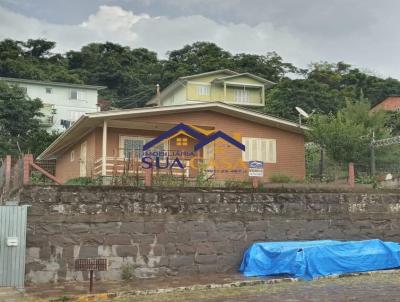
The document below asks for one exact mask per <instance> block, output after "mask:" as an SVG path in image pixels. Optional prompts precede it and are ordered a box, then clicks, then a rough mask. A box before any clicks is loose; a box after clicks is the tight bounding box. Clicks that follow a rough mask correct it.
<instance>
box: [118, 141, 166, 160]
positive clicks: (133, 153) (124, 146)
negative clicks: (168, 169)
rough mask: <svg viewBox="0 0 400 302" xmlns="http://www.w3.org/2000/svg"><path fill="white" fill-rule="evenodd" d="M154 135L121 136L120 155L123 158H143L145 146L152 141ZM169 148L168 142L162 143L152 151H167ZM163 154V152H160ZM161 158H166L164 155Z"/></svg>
mask: <svg viewBox="0 0 400 302" xmlns="http://www.w3.org/2000/svg"><path fill="white" fill-rule="evenodd" d="M152 139H153V137H134V136H120V139H119V149H120V152H119V156H120V157H122V158H133V157H136V158H141V157H142V153H143V146H144V145H145V144H146V143H147V142H149V141H151V140H152ZM167 148H168V145H167V143H160V144H158V145H156V146H154V147H153V148H151V150H150V151H158V152H161V151H166V150H167ZM160 155H161V154H160ZM160 158H164V156H163V155H161V156H160Z"/></svg>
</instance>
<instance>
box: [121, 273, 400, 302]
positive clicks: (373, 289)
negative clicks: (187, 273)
mask: <svg viewBox="0 0 400 302" xmlns="http://www.w3.org/2000/svg"><path fill="white" fill-rule="evenodd" d="M399 290H400V273H397V274H393V273H390V274H389V273H379V274H374V275H370V276H357V277H345V278H337V279H323V280H317V281H312V282H290V283H279V284H272V285H260V286H252V287H241V288H234V289H214V290H206V291H193V292H185V293H170V294H163V295H152V296H141V297H127V298H119V299H115V300H113V301H118V302H128V301H130V302H131V301H142V302H155V301H165V302H179V301H182V302H183V301H195V302H206V301H207V302H237V301H246V302H260V301H271V302H275V301H276V302H278V301H279V302H294V301H335V302H339V301H363V302H367V301H371V302H372V301H373V302H375V301H385V302H386V301H400V295H399Z"/></svg>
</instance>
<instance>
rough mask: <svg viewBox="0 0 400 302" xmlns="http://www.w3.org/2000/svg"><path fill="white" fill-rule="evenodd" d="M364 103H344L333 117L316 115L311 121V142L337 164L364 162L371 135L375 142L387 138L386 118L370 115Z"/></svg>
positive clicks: (378, 114) (383, 115) (331, 115)
mask: <svg viewBox="0 0 400 302" xmlns="http://www.w3.org/2000/svg"><path fill="white" fill-rule="evenodd" d="M369 108H370V106H369V103H368V102H366V101H358V102H347V103H346V106H345V107H344V108H343V109H341V110H339V111H338V112H337V113H336V114H327V115H324V114H316V115H313V116H312V117H311V119H310V122H309V123H310V124H309V125H310V127H311V131H309V137H310V139H311V140H312V141H313V142H315V143H318V144H319V145H321V146H323V147H324V148H325V150H326V151H327V153H328V156H329V157H330V158H332V159H334V160H335V161H337V162H341V163H348V162H367V161H368V157H369V152H370V148H369V144H370V142H371V139H372V132H375V135H376V137H377V138H383V137H388V136H389V133H390V131H389V129H387V128H386V126H385V124H386V115H385V113H383V112H378V113H376V114H372V115H371V114H369Z"/></svg>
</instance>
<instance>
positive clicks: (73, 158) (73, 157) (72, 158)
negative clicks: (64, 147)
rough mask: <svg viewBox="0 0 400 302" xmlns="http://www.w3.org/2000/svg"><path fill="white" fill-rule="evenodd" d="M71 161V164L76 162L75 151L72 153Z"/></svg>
mask: <svg viewBox="0 0 400 302" xmlns="http://www.w3.org/2000/svg"><path fill="white" fill-rule="evenodd" d="M70 159H71V162H73V161H74V160H75V151H71V154H70Z"/></svg>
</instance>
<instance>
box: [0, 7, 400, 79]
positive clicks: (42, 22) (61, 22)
mask: <svg viewBox="0 0 400 302" xmlns="http://www.w3.org/2000/svg"><path fill="white" fill-rule="evenodd" d="M399 12H400V1H398V0H379V1H377V0H35V1H32V0H31V1H29V0H0V39H4V38H12V39H20V40H26V39H28V38H47V39H49V40H53V41H56V42H57V49H56V50H57V51H60V52H64V51H66V50H69V49H79V48H80V47H81V46H82V45H85V44H87V43H89V42H95V41H96V42H103V41H112V42H117V43H121V44H123V45H129V46H131V47H133V48H135V47H146V48H149V49H151V50H154V51H156V52H157V53H158V54H159V56H160V57H165V53H166V51H168V50H173V49H177V48H181V47H182V46H183V45H185V44H189V43H193V42H195V41H212V42H215V43H217V44H218V45H219V46H221V47H223V48H224V49H226V50H229V51H231V52H232V53H238V52H246V53H256V54H265V53H267V52H270V51H276V52H277V53H278V54H279V55H281V56H282V57H283V58H284V60H286V61H288V62H292V63H294V64H296V65H297V66H299V67H306V66H307V65H308V64H309V63H310V62H317V61H329V62H337V61H345V62H347V63H351V64H354V65H356V66H358V67H360V68H362V69H365V70H368V71H370V72H373V73H375V74H377V75H380V76H384V77H386V76H391V77H395V78H398V79H400V68H399V67H400V55H399V50H400V30H399V27H400V18H399Z"/></svg>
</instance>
